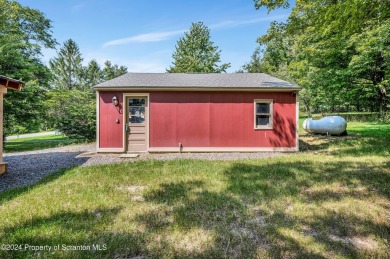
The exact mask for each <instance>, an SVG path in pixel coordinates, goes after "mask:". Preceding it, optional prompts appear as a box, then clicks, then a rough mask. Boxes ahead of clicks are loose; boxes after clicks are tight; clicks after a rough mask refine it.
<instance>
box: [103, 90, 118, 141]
mask: <svg viewBox="0 0 390 259" xmlns="http://www.w3.org/2000/svg"><path fill="white" fill-rule="evenodd" d="M99 93H100V94H99V147H100V148H121V147H123V131H122V130H123V129H124V126H123V121H122V119H123V114H122V110H123V100H122V99H123V93H122V92H99ZM114 94H115V95H116V96H117V98H118V101H119V106H118V107H115V106H114V105H113V104H112V97H113V96H114ZM116 119H119V123H116V121H115V120H116Z"/></svg>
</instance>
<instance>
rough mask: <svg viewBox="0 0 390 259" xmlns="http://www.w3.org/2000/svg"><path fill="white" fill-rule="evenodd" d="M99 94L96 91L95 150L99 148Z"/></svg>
mask: <svg viewBox="0 0 390 259" xmlns="http://www.w3.org/2000/svg"><path fill="white" fill-rule="evenodd" d="M99 139H100V92H99V91H96V150H98V149H99V148H100V146H99V145H100V144H99Z"/></svg>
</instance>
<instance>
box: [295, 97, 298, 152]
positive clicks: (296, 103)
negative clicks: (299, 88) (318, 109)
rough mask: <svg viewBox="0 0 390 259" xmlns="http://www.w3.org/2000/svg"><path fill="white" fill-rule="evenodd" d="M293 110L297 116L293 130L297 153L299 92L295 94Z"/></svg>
mask: <svg viewBox="0 0 390 259" xmlns="http://www.w3.org/2000/svg"><path fill="white" fill-rule="evenodd" d="M295 106H296V107H295V109H296V116H297V125H296V129H295V132H296V134H295V135H296V136H295V141H296V147H295V148H296V151H297V152H298V151H299V132H298V130H299V92H296V93H295Z"/></svg>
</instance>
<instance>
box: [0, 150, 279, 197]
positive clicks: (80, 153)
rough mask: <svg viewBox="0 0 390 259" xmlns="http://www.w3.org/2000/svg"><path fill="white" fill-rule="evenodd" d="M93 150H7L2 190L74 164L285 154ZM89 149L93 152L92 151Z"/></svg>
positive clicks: (31, 182) (223, 158)
mask: <svg viewBox="0 0 390 259" xmlns="http://www.w3.org/2000/svg"><path fill="white" fill-rule="evenodd" d="M93 152H95V144H88V145H70V146H65V147H58V148H50V149H44V150H36V151H28V152H20V153H10V154H4V161H5V162H7V163H8V171H7V173H5V174H4V175H2V176H0V192H2V191H5V190H9V189H14V188H18V187H23V186H27V185H31V184H33V183H36V182H38V181H40V180H41V179H42V178H44V177H45V176H47V175H50V174H53V173H56V172H58V171H60V170H61V169H64V168H71V167H74V166H90V165H98V164H112V163H120V162H123V161H128V160H129V159H131V160H141V159H159V160H173V159H178V158H183V159H208V160H231V159H251V158H268V157H275V156H281V155H283V154H282V153H182V154H179V153H168V154H148V153H144V154H141V155H140V156H139V157H137V158H127V159H123V158H120V157H119V155H118V154H93ZM88 153H92V154H90V155H88Z"/></svg>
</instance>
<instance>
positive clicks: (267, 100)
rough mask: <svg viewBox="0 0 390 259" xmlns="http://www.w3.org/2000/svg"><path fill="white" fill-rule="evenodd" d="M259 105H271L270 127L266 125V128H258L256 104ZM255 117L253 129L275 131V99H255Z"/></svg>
mask: <svg viewBox="0 0 390 259" xmlns="http://www.w3.org/2000/svg"><path fill="white" fill-rule="evenodd" d="M257 103H269V104H270V107H269V110H270V111H269V114H270V116H271V118H270V124H268V125H265V126H257V124H256V115H257V112H256V104H257ZM253 112H254V114H253V116H254V120H253V123H254V125H253V127H254V129H255V130H270V129H273V128H274V100H273V99H255V100H254V101H253Z"/></svg>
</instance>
